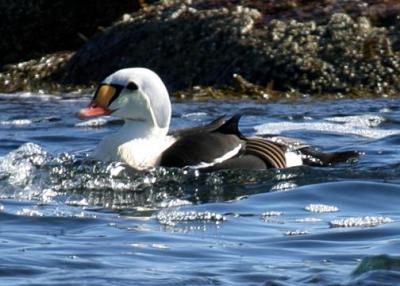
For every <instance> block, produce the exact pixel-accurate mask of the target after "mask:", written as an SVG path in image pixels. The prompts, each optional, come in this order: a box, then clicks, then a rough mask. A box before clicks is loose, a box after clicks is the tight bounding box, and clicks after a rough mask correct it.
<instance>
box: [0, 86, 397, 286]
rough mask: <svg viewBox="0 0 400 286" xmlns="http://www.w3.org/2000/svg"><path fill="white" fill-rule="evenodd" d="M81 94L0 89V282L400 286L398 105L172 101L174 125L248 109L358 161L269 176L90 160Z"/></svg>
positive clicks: (94, 129) (103, 130)
mask: <svg viewBox="0 0 400 286" xmlns="http://www.w3.org/2000/svg"><path fill="white" fill-rule="evenodd" d="M89 98H90V95H83V96H82V95H80V94H64V95H60V96H56V95H45V94H41V95H37V94H14V95H0V138H1V141H0V156H1V159H0V221H1V224H0V254H1V255H0V281H1V283H0V284H1V285H309V284H313V285H398V284H399V283H400V259H399V250H400V224H399V219H400V210H399V205H400V185H399V182H400V164H399V162H400V154H399V153H400V149H399V148H398V146H399V143H400V102H399V101H398V100H392V99H378V100H358V101H351V100H341V101H325V102H318V101H315V102H306V101H303V102H299V103H295V104H285V103H274V104H261V103H257V102H236V101H231V102H230V101H226V102H223V103H221V102H212V101H211V102H174V103H173V109H174V111H173V120H172V125H173V127H184V126H193V125H196V124H200V123H204V122H207V121H209V120H211V119H213V118H214V117H216V116H218V115H220V114H224V113H226V114H232V112H233V111H234V112H245V113H246V114H247V116H245V117H243V120H242V121H241V126H240V128H241V130H242V131H243V132H244V133H246V134H259V135H262V134H280V135H284V136H290V137H294V138H297V139H299V140H303V141H305V142H307V143H310V144H312V145H315V146H318V147H321V148H323V149H325V150H331V151H333V150H348V149H356V150H358V151H360V152H363V155H362V156H361V158H360V159H359V161H358V162H352V163H347V164H340V165H337V166H334V167H329V168H310V167H298V168H291V169H285V170H267V171H255V172H253V171H252V172H250V171H223V172H218V173H214V174H199V173H197V172H195V171H182V170H176V169H169V170H166V169H162V168H159V169H155V170H150V171H144V172H137V171H134V170H129V169H127V168H125V166H124V165H122V164H119V163H112V164H104V163H100V162H93V161H91V160H90V158H89V157H88V154H89V153H90V151H91V150H92V149H93V148H94V146H95V145H96V143H97V142H98V141H99V140H100V139H101V138H102V137H103V136H104V135H106V134H108V133H110V132H112V131H114V130H116V129H117V128H119V126H120V124H121V122H120V121H119V120H117V119H115V118H105V119H96V120H92V121H87V122H81V121H79V120H78V119H77V118H76V117H75V116H74V113H75V112H76V111H77V110H79V108H81V107H83V106H85V105H86V104H87V102H88V101H89Z"/></svg>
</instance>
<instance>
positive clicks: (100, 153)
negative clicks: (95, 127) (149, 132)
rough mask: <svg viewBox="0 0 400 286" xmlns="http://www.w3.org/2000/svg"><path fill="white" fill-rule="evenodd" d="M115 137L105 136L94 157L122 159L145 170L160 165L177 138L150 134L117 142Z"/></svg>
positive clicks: (98, 158) (108, 159)
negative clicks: (163, 156) (120, 142)
mask: <svg viewBox="0 0 400 286" xmlns="http://www.w3.org/2000/svg"><path fill="white" fill-rule="evenodd" d="M113 141H114V140H113V138H105V139H104V140H103V141H101V142H100V144H99V145H98V146H97V148H96V150H95V152H94V154H93V157H94V158H95V159H96V160H101V161H108V162H110V161H121V162H124V163H126V164H128V165H130V166H131V167H133V168H135V169H138V170H144V169H148V168H152V167H155V166H157V165H158V163H159V161H160V157H161V154H162V152H164V150H165V149H167V148H168V147H169V146H171V145H172V143H174V142H175V139H174V138H173V137H171V136H150V137H147V138H140V139H133V140H130V141H127V142H125V143H123V144H115V142H113Z"/></svg>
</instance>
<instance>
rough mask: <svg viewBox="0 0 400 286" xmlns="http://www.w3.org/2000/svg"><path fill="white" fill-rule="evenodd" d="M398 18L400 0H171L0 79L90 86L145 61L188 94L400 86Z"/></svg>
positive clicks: (384, 90) (383, 91)
mask: <svg viewBox="0 0 400 286" xmlns="http://www.w3.org/2000/svg"><path fill="white" fill-rule="evenodd" d="M146 2H147V1H146ZM399 19H400V5H399V4H397V2H396V1H394V0H393V1H392V0H377V1H372V0H366V1H361V0H356V1H345V0H325V1H313V0H282V1H273V0H270V1H250V0H221V1H213V0H198V1H182V0H165V1H161V2H160V3H159V4H155V5H148V6H146V7H145V8H144V9H141V10H140V11H138V12H135V13H132V14H125V15H123V16H122V17H121V19H120V20H119V21H118V22H115V23H114V24H113V25H112V26H110V27H109V28H107V29H104V31H103V32H102V33H99V34H97V35H96V36H94V37H93V38H92V39H90V40H89V41H88V42H87V43H86V44H85V45H84V46H83V47H82V48H81V49H79V50H78V51H77V52H76V53H75V54H73V55H72V56H71V54H68V56H67V57H64V56H61V57H63V58H62V60H60V61H59V64H58V65H57V66H56V68H52V69H49V70H48V71H47V72H44V71H43V73H41V74H43V77H39V80H36V82H35V81H34V80H35V79H37V77H36V76H34V75H35V74H34V73H35V72H36V68H35V66H37V65H40V63H41V60H40V59H39V60H36V61H34V62H28V63H30V64H28V65H25V66H24V67H22V68H20V67H19V66H18V65H12V66H8V69H7V71H6V73H3V74H2V75H1V74H0V81H1V80H2V79H5V78H7V77H5V76H4V75H5V74H8V75H10V76H9V77H8V78H7V79H8V84H9V85H8V87H10V83H11V86H13V87H15V89H18V88H21V89H25V88H28V89H29V88H32V87H35V86H39V85H40V82H44V83H45V84H46V85H48V84H49V83H51V82H56V83H57V84H62V85H65V84H67V85H72V86H73V85H90V84H92V83H95V82H98V81H100V80H102V79H103V78H104V77H106V76H107V75H108V74H110V73H112V72H114V71H115V70H117V69H120V68H125V67H133V66H144V67H148V68H151V69H153V70H155V71H156V72H157V73H158V74H159V75H160V76H161V77H162V78H163V80H164V81H165V83H166V84H167V86H168V88H169V89H170V90H171V91H177V90H182V89H183V90H185V92H184V93H179V92H177V93H175V94H184V95H185V96H186V94H187V93H186V91H190V90H192V91H193V92H194V93H196V94H199V95H200V97H202V96H205V97H207V96H209V95H211V96H212V97H217V98H218V97H220V96H221V95H222V96H223V94H224V90H226V91H230V94H233V95H235V96H236V95H238V94H240V93H241V94H244V95H245V96H249V97H251V98H253V97H259V98H260V97H261V98H271V96H272V97H275V95H276V94H277V93H276V91H284V93H283V95H284V96H289V95H290V94H297V93H298V92H297V91H300V92H302V93H313V94H315V93H319V94H324V93H338V92H340V93H347V94H352V95H354V96H359V95H365V94H379V95H390V94H396V93H398V92H399V91H400V32H399V31H400V24H399V23H400V21H398V20H399ZM52 57H60V55H59V54H58V55H52ZM53 62H57V61H53ZM28 67H29V68H28ZM234 74H237V76H236V77H234V76H233V75H234ZM239 75H240V76H239ZM2 76H3V77H2ZM13 78H14V79H16V80H13ZM21 78H25V79H28V81H30V80H31V79H32V82H34V83H35V84H30V85H29V84H18V82H20V80H19V79H21ZM22 82H24V81H23V80H22ZM56 86H58V85H56ZM197 86H212V87H213V88H204V89H201V88H198V87H197ZM224 86H225V87H226V86H228V88H226V89H220V87H224ZM0 88H2V86H1V82H0ZM3 90H4V85H3ZM6 90H13V89H6ZM281 95H282V94H281Z"/></svg>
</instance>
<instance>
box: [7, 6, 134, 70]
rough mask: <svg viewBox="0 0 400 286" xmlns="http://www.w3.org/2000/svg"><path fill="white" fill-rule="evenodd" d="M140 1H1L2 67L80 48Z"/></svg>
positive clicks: (130, 10) (132, 9)
mask: <svg viewBox="0 0 400 286" xmlns="http://www.w3.org/2000/svg"><path fill="white" fill-rule="evenodd" d="M139 2H140V1H134V0H118V1H102V0H85V1H78V0H69V1H64V0H35V1H30V0H2V1H0V33H1V35H2V39H1V41H0V55H1V57H0V66H1V65H3V64H5V63H12V62H17V61H25V60H29V59H32V58H36V57H40V56H42V55H44V54H46V53H53V52H57V51H63V50H72V49H77V48H79V47H80V46H82V45H83V44H84V42H85V41H86V40H87V38H90V37H92V36H93V35H94V34H95V33H97V32H98V31H99V26H108V25H110V24H111V23H112V21H114V20H116V18H118V17H119V16H120V15H121V14H122V13H127V12H133V11H135V10H137V9H138V8H139Z"/></svg>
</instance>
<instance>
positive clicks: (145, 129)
mask: <svg viewBox="0 0 400 286" xmlns="http://www.w3.org/2000/svg"><path fill="white" fill-rule="evenodd" d="M167 133H168V128H164V129H162V128H159V127H158V126H155V125H154V123H153V122H149V121H144V120H143V121H142V120H130V119H128V120H125V123H124V125H123V126H122V127H121V129H120V130H118V131H117V132H116V133H115V134H113V135H111V136H112V137H114V138H118V139H119V140H118V141H119V142H118V143H119V145H120V144H123V143H126V142H128V141H131V140H134V139H145V138H148V137H151V136H165V135H166V134H167ZM111 136H110V137H111Z"/></svg>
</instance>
